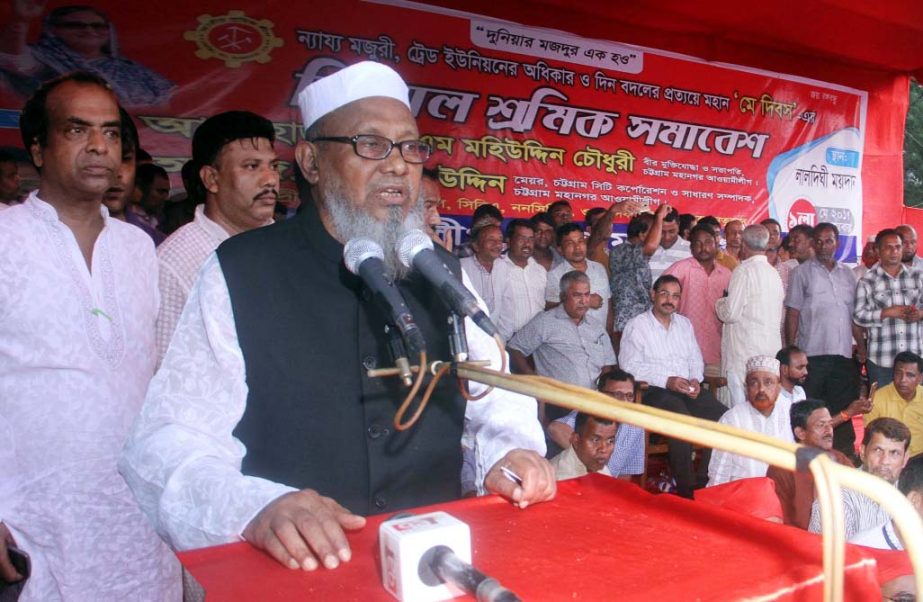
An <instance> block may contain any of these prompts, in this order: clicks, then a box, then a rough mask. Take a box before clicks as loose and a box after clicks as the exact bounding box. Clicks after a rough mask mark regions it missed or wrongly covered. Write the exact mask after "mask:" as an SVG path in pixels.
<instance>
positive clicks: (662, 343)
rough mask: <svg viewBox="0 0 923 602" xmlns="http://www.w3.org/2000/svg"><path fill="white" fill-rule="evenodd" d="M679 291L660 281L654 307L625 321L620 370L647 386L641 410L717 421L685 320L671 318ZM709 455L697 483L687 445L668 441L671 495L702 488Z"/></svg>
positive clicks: (668, 279) (666, 279)
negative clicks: (673, 482)
mask: <svg viewBox="0 0 923 602" xmlns="http://www.w3.org/2000/svg"><path fill="white" fill-rule="evenodd" d="M681 297H682V288H681V287H680V284H679V281H678V280H677V279H676V277H675V276H668V275H665V276H661V277H660V278H658V279H657V281H656V282H654V289H653V291H652V292H651V300H652V302H653V307H652V308H651V310H650V311H646V312H644V313H641V314H638V315H637V316H635V317H634V318H632V319H631V320H629V321H628V324H626V325H625V331H624V332H623V333H622V342H621V347H620V350H619V365H620V366H621V367H622V368H623V369H625V370H627V371H628V372H631V373H632V374H634V375H635V377H636V378H637V379H638V380H643V381H645V382H647V383H648V385H649V389H648V391H647V393H645V394H644V404H645V405H649V406H653V407H655V408H660V409H662V410H668V411H670V412H677V413H680V414H686V415H687V416H689V415H692V416H695V417H696V418H705V419H706V420H718V418H720V417H721V414H722V413H723V412H724V410H725V407H724V406H723V405H721V404H720V403H719V402H718V401H717V400H716V399H715V398H714V397H713V396H712V394H711V393H709V392H707V391H703V390H702V387H701V384H700V383H701V381H702V370H703V369H704V367H705V364H704V362H703V360H702V352H701V351H700V350H699V345H698V343H697V342H696V338H695V332H694V331H693V329H692V324H691V323H690V322H689V320H688V319H687V318H685V317H683V316H681V315H679V314H677V313H676V309H677V308H678V307H679V302H680V299H681ZM708 453H709V452H706V453H705V459H704V460H703V462H702V464H701V465H700V469H701V472H700V475H699V477H700V478H699V482H698V483H697V482H696V478H695V477H694V476H693V465H692V444H691V443H688V442H686V441H680V440H678V439H675V440H674V439H671V440H669V462H670V471H671V472H672V473H673V478H674V479H675V480H676V490H677V492H678V493H679V494H680V495H682V496H684V497H692V490H693V489H695V487H696V486H697V485H698V486H701V485H704V481H705V474H704V470H705V467H706V466H707V465H708Z"/></svg>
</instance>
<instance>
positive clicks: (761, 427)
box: [708, 355, 795, 487]
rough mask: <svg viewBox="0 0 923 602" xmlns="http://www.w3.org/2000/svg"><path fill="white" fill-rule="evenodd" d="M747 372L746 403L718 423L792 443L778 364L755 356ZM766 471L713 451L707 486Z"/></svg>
mask: <svg viewBox="0 0 923 602" xmlns="http://www.w3.org/2000/svg"><path fill="white" fill-rule="evenodd" d="M746 370H747V377H746V387H747V403H744V404H741V405H738V406H734V407H733V408H731V409H730V410H728V411H727V412H725V413H724V416H722V417H721V420H719V421H718V422H720V423H721V424H726V425H728V426H736V427H737V428H740V429H744V430H745V431H751V432H754V433H761V434H763V435H767V436H769V437H774V438H776V439H780V440H782V441H788V442H794V441H795V438H794V435H793V434H792V422H791V417H790V412H791V407H792V404H791V402H790V401H788V400H787V399H785V398H784V397H782V396H781V395H779V390H780V389H781V385H780V383H779V360H777V359H775V358H774V357H769V356H765V355H758V356H756V357H752V358H750V359H749V361H747V366H746ZM768 467H769V466H768V465H767V464H766V463H765V462H762V461H760V460H756V459H754V458H749V457H747V456H741V455H739V454H733V453H731V452H727V451H723V450H718V449H716V450H715V451H714V453H712V456H711V461H710V462H709V464H708V486H709V487H711V486H713V485H721V484H722V483H729V482H731V481H736V480H738V479H747V478H751V477H765V476H766V469H767V468H768Z"/></svg>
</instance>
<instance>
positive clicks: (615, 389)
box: [548, 368, 647, 479]
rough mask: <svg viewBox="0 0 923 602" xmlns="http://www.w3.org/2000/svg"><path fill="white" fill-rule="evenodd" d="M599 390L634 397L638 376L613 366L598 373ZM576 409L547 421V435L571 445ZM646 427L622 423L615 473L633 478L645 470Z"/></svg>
mask: <svg viewBox="0 0 923 602" xmlns="http://www.w3.org/2000/svg"><path fill="white" fill-rule="evenodd" d="M596 388H597V390H598V391H599V392H600V393H605V394H606V395H608V396H609V397H612V398H613V399H618V400H619V401H627V402H629V403H631V402H633V401H634V400H635V377H634V376H632V375H631V374H629V373H628V372H625V371H624V370H621V369H619V368H613V369H612V370H609V371H607V372H603V373H602V374H600V375H599V379H598V380H597V385H596ZM576 419H577V411H576V410H574V411H573V412H571V413H570V414H568V415H567V416H564V417H563V418H558V419H557V420H555V421H554V422H552V423H550V424H549V425H548V436H549V437H551V440H552V441H554V442H555V443H556V444H558V446H560V447H561V448H564V449H566V448H567V447H569V446H570V444H571V443H570V438H571V435H572V434H573V433H574V424H575V422H576ZM646 434H647V433H646V432H645V431H644V429H642V428H639V427H637V426H634V425H632V424H620V425H619V428H618V432H617V433H616V435H615V451H614V452H612V456H611V457H610V458H609V464H608V468H609V473H610V474H612V476H614V477H619V478H624V479H630V478H631V477H632V476H633V475H640V474H644V437H645V436H646Z"/></svg>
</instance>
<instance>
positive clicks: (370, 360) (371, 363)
mask: <svg viewBox="0 0 923 602" xmlns="http://www.w3.org/2000/svg"><path fill="white" fill-rule="evenodd" d="M362 366H363V367H364V368H365V369H366V370H374V369H375V367H376V366H378V362H377V361H376V360H375V357H374V356H372V355H367V356H365V357H364V358H362Z"/></svg>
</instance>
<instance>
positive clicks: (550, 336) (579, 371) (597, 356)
mask: <svg viewBox="0 0 923 602" xmlns="http://www.w3.org/2000/svg"><path fill="white" fill-rule="evenodd" d="M560 289H561V293H560V299H561V304H560V305H558V306H557V307H555V308H554V309H549V310H546V311H543V312H542V313H540V314H538V315H537V316H535V317H534V318H532V319H531V320H529V322H528V323H527V324H526V325H525V326H523V327H522V328H521V329H520V330H519V332H517V333H516V334H515V335H513V338H512V339H510V342H509V345H508V346H507V350H508V351H509V353H510V365H511V366H512V368H513V371H514V372H517V373H518V374H541V375H542V376H550V377H551V378H554V379H557V380H560V381H563V382H566V383H570V384H572V385H577V386H580V387H586V388H587V389H592V388H594V384H595V382H596V377H597V376H599V374H600V373H601V372H602V371H603V370H605V369H607V368H609V367H611V366H614V365H615V352H613V351H612V345H611V344H610V342H609V336H608V335H607V334H606V331H605V330H604V329H603V325H602V324H600V323H599V322H596V321H595V320H592V319H587V317H586V316H587V311H588V310H589V308H590V279H589V277H588V276H587V275H586V274H584V273H583V272H578V271H577V270H573V271H570V272H567V273H566V274H564V276H563V277H561V280H560ZM528 356H532V357H533V359H534V361H535V368H534V369H533V368H532V366H531V365H530V363H529V360H528V359H527V357H528ZM545 405H546V404H544V403H543V404H541V409H540V414H541V415H542V416H543V422H544V420H554V419H555V418H559V417H561V416H563V415H564V414H566V413H567V412H566V410H562V409H561V408H558V407H554V406H552V407H550V408H546V407H545Z"/></svg>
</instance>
